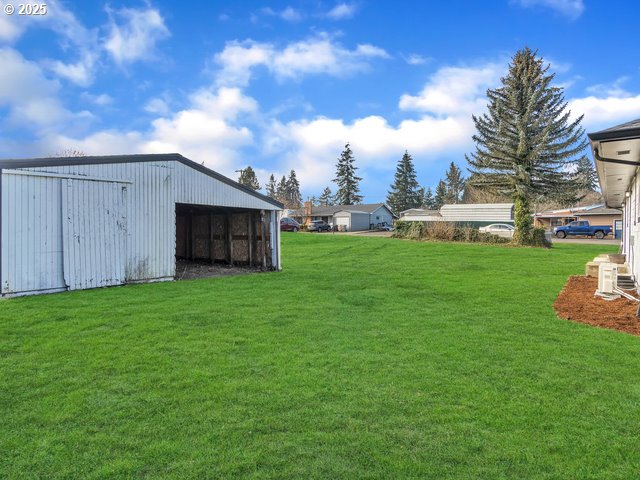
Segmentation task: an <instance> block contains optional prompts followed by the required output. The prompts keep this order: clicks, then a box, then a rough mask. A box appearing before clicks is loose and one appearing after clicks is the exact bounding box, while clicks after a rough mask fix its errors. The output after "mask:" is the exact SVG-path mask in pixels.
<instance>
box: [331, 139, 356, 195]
mask: <svg viewBox="0 0 640 480" xmlns="http://www.w3.org/2000/svg"><path fill="white" fill-rule="evenodd" d="M354 162H355V158H353V152H352V151H351V147H350V146H349V144H348V143H347V144H346V145H345V146H344V150H343V151H342V154H341V155H340V158H338V163H337V165H336V178H334V179H333V181H334V182H335V183H336V184H337V185H338V191H337V192H336V196H335V202H336V203H337V204H338V205H357V204H359V203H361V202H362V195H359V193H360V187H359V185H358V182H360V180H362V178H360V177H358V176H357V175H356V170H357V169H358V167H356V166H355V165H354V164H353V163H354Z"/></svg>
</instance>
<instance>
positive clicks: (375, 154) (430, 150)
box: [0, 0, 640, 202]
mask: <svg viewBox="0 0 640 480" xmlns="http://www.w3.org/2000/svg"><path fill="white" fill-rule="evenodd" d="M8 4H12V5H14V6H16V7H17V6H18V3H17V2H8V1H6V0H0V6H1V7H2V11H0V157H3V158H18V157H29V156H42V155H50V154H54V153H57V152H61V151H63V150H65V149H76V150H80V151H83V152H85V153H86V154H88V155H103V154H105V155H106V154H121V153H155V152H158V153H159V152H179V153H182V154H183V155H185V156H187V157H189V158H191V159H192V160H195V161H197V162H200V163H202V162H204V164H205V165H207V166H209V167H210V168H213V169H214V170H217V171H219V172H221V173H223V174H225V175H228V176H230V177H232V178H236V177H237V174H236V173H234V172H235V170H238V169H240V168H243V167H245V166H246V165H251V166H252V167H254V169H256V171H257V172H258V175H259V180H260V181H261V183H262V184H264V182H265V181H266V179H267V178H268V175H269V174H270V173H274V174H276V175H277V176H281V175H282V174H286V173H288V172H289V170H290V169H292V168H293V169H295V170H296V172H297V173H298V177H299V178H300V180H301V183H302V190H303V196H304V197H307V196H309V195H318V194H319V193H320V192H321V191H322V189H323V188H324V187H325V186H327V185H329V186H330V187H331V188H332V189H334V185H333V184H332V183H331V179H332V178H333V176H334V172H335V168H334V167H335V162H336V158H337V157H338V156H339V154H340V152H341V150H342V148H343V146H344V144H345V143H346V142H350V143H351V146H352V149H353V151H354V154H355V157H356V164H357V166H358V167H359V168H360V170H359V173H360V175H361V176H362V177H363V178H364V180H363V182H362V184H361V188H362V192H363V193H364V195H365V201H367V202H376V201H382V200H384V198H385V196H386V193H387V190H388V187H389V184H390V183H391V181H392V179H393V173H394V171H395V166H396V163H397V161H398V159H399V158H400V157H401V156H402V154H403V152H404V150H405V149H406V150H408V151H409V153H410V154H411V155H412V156H413V159H414V162H415V165H416V169H417V171H418V178H419V181H420V182H421V184H423V185H425V186H431V187H433V186H435V184H436V183H437V182H438V180H439V179H440V178H441V177H443V175H444V172H445V170H446V168H447V166H448V164H449V163H450V162H451V161H454V162H456V163H457V164H458V165H459V166H461V167H464V165H465V162H464V153H466V152H469V151H471V150H472V149H473V145H472V142H471V135H472V134H473V123H472V121H471V115H472V114H481V113H482V112H483V111H484V109H485V106H486V99H485V92H486V89H487V88H493V87H496V86H498V85H499V80H500V77H501V76H502V75H503V74H504V72H505V71H506V68H507V64H508V62H509V58H510V57H511V56H512V55H513V54H514V53H515V51H516V50H518V49H519V48H522V47H524V46H529V47H530V48H533V49H538V50H539V53H540V54H541V55H542V56H543V57H544V58H545V59H546V60H547V61H548V62H549V63H550V64H551V70H552V71H553V72H555V73H556V84H557V85H560V86H563V87H565V97H566V99H567V101H568V102H569V108H570V109H571V111H572V113H573V114H574V115H580V114H584V115H585V118H584V127H585V128H586V130H587V131H593V130H597V129H600V128H605V127H608V126H612V125H615V124H617V123H622V122H624V121H628V120H631V119H634V118H638V117H640V80H639V75H638V74H639V73H640V55H639V54H638V53H637V45H635V43H634V42H633V39H632V37H633V34H634V32H635V31H636V30H637V26H638V24H639V23H640V22H639V20H640V15H639V11H640V7H638V6H637V5H636V3H635V2H589V1H582V0H504V1H483V2H477V1H468V2H464V1H452V2H423V1H406V2H390V1H380V0H379V1H365V0H360V1H354V2H349V1H347V2H342V1H338V2H335V1H324V0H316V1H294V0H292V1H285V2H269V1H265V2H259V1H242V2H231V1H229V2H222V1H216V2H211V1H209V2H195V1H193V2H171V1H168V0H166V1H125V2H121V1H118V2H109V3H103V2H99V1H85V0H83V1H75V2H72V1H59V0H58V1H48V2H46V4H47V11H46V14H45V15H39V16H35V15H33V16H20V15H18V12H15V13H14V14H13V15H7V14H6V13H4V12H5V7H6V6H7V5H8Z"/></svg>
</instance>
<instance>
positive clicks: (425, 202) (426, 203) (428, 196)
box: [422, 187, 436, 210]
mask: <svg viewBox="0 0 640 480" xmlns="http://www.w3.org/2000/svg"><path fill="white" fill-rule="evenodd" d="M422 190H423V192H424V194H423V195H422V208H426V209H427V210H435V209H436V199H435V198H434V197H433V192H432V191H431V187H427V189H426V190H425V189H424V188H423V189H422Z"/></svg>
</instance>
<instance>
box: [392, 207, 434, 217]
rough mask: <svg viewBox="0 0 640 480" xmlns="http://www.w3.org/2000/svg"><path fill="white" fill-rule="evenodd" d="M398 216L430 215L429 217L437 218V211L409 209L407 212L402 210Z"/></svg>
mask: <svg viewBox="0 0 640 480" xmlns="http://www.w3.org/2000/svg"><path fill="white" fill-rule="evenodd" d="M400 215H431V216H434V217H436V216H439V215H440V211H439V210H428V209H426V208H410V209H408V210H404V211H402V212H400Z"/></svg>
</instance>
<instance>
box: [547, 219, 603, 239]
mask: <svg viewBox="0 0 640 480" xmlns="http://www.w3.org/2000/svg"><path fill="white" fill-rule="evenodd" d="M610 233H611V227H608V226H594V227H592V226H591V225H589V222H587V221H578V222H571V223H570V224H569V225H565V226H564V227H556V228H554V229H553V234H554V235H555V236H556V237H558V238H564V237H566V236H567V235H586V236H588V237H596V238H597V239H603V238H604V237H606V236H607V235H609V234H610Z"/></svg>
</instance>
